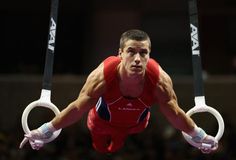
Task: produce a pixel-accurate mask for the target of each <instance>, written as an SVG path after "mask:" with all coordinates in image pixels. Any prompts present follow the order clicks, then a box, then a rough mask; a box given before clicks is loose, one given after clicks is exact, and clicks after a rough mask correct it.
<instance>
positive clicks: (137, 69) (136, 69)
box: [131, 65, 143, 71]
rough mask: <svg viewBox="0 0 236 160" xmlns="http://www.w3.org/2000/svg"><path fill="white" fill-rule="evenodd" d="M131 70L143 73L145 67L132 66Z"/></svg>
mask: <svg viewBox="0 0 236 160" xmlns="http://www.w3.org/2000/svg"><path fill="white" fill-rule="evenodd" d="M131 68H132V70H135V71H141V70H142V68H143V67H142V66H138V65H132V66H131Z"/></svg>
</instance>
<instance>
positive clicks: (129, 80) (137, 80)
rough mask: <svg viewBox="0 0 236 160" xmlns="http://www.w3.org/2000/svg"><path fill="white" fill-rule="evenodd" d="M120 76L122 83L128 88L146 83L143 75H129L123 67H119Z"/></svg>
mask: <svg viewBox="0 0 236 160" xmlns="http://www.w3.org/2000/svg"><path fill="white" fill-rule="evenodd" d="M118 76H119V79H120V82H122V83H123V84H126V85H128V86H130V85H131V86H133V85H139V84H143V82H144V75H143V74H140V75H138V74H137V75H132V74H129V73H127V72H126V71H125V69H124V68H122V67H121V66H119V67H118Z"/></svg>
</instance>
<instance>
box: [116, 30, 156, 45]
mask: <svg viewBox="0 0 236 160" xmlns="http://www.w3.org/2000/svg"><path fill="white" fill-rule="evenodd" d="M128 40H136V41H145V40H148V41H149V48H150V49H151V40H150V37H149V36H148V34H147V33H146V32H144V31H142V30H138V29H131V30H128V31H126V32H124V33H123V34H122V35H121V37H120V48H121V49H123V48H124V47H125V42H126V41H128Z"/></svg>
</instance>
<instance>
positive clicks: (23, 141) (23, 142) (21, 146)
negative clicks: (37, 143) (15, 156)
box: [19, 137, 29, 149]
mask: <svg viewBox="0 0 236 160" xmlns="http://www.w3.org/2000/svg"><path fill="white" fill-rule="evenodd" d="M28 141H29V139H28V138H26V137H25V138H24V139H23V140H22V142H21V143H20V146H19V148H20V149H21V148H23V146H24V145H25V144H26V143H27V142H28Z"/></svg>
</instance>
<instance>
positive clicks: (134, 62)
mask: <svg viewBox="0 0 236 160" xmlns="http://www.w3.org/2000/svg"><path fill="white" fill-rule="evenodd" d="M119 56H120V57H121V65H122V66H121V67H123V68H124V70H125V72H126V73H127V75H128V76H138V75H144V73H145V69H146V65H147V62H148V60H149V57H150V48H149V41H147V40H145V41H136V40H128V41H126V42H125V45H124V48H123V49H121V48H120V49H119Z"/></svg>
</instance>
